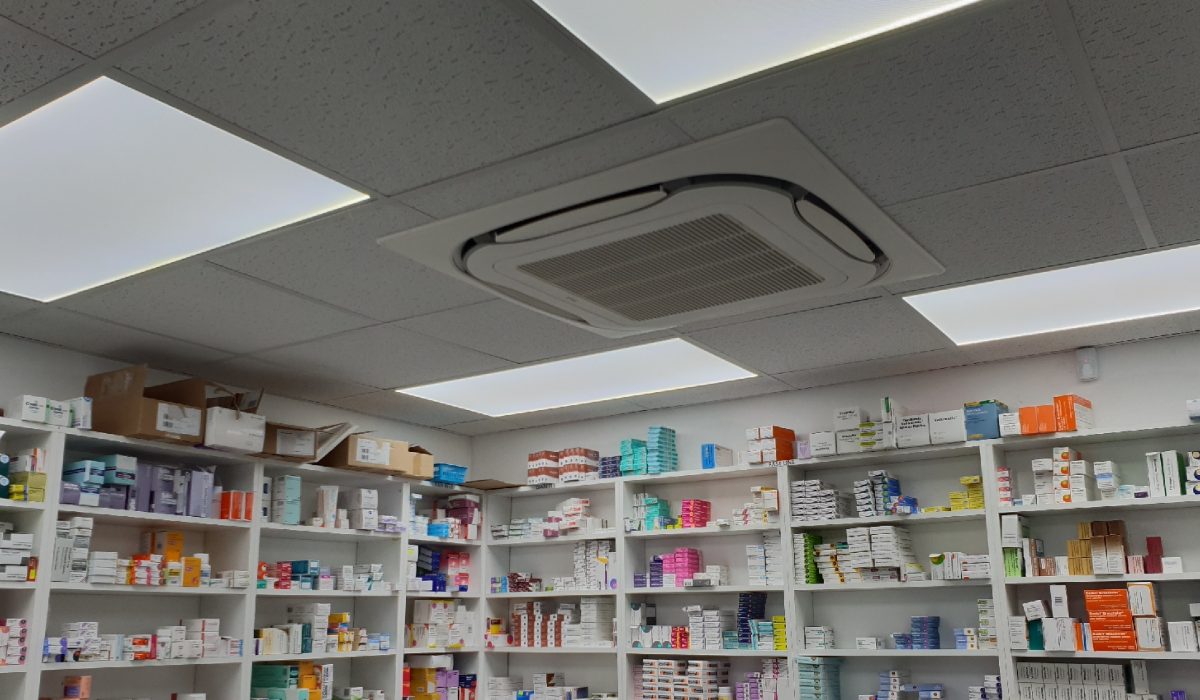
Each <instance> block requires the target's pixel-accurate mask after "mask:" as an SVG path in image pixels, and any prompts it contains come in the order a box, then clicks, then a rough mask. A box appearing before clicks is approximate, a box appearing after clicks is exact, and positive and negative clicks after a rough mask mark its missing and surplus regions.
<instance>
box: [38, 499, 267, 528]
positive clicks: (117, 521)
mask: <svg viewBox="0 0 1200 700" xmlns="http://www.w3.org/2000/svg"><path fill="white" fill-rule="evenodd" d="M58 512H59V514H60V515H83V516H87V517H89V518H93V519H94V520H95V521H96V522H98V523H109V524H111V525H129V526H141V525H150V526H154V525H163V524H168V523H169V524H170V525H171V526H172V527H177V528H179V529H181V530H246V529H249V528H250V525H251V523H250V522H249V521H246V520H218V519H217V518H191V517H188V516H186V515H163V514H161V513H143V512H141V511H137V510H118V509H116V508H96V507H92V506H75V505H59V506H58Z"/></svg>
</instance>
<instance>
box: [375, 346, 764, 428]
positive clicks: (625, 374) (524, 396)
mask: <svg viewBox="0 0 1200 700" xmlns="http://www.w3.org/2000/svg"><path fill="white" fill-rule="evenodd" d="M753 376H755V374H754V373H753V372H748V371H746V370H744V369H742V368H741V367H738V366H737V365H735V364H733V363H731V362H728V361H726V360H723V359H721V358H719V357H717V356H716V355H713V354H712V353H710V352H707V351H705V350H701V349H700V348H698V347H696V346H695V345H692V344H691V343H689V342H687V341H685V340H680V339H678V338H675V339H671V340H664V341H660V342H656V343H649V344H647V345H638V346H636V347H630V348H621V349H620V350H610V351H608V352H601V353H597V354H595V355H586V356H583V357H572V358H569V359H566V360H557V361H554V362H545V363H542V364H537V365H530V366H528V367H517V368H515V369H507V370H503V371H500V372H493V373H491V374H482V375H479V376H476V377H466V378H464V379H454V380H451V381H447V382H438V383H436V384H426V385H425V386H417V387H412V388H410V389H397V390H396V391H398V392H400V393H402V394H409V395H410V396H417V397H420V398H422V399H428V400H430V401H437V402H438V403H443V404H447V405H449V406H455V407H457V408H462V409H465V410H468V411H474V412H476V413H482V414H484V415H488V416H493V417H497V416H510V415H513V414H515V413H528V412H530V411H541V410H545V409H548V408H562V407H563V406H575V405H578V404H585V403H593V402H596V401H606V400H608V399H619V398H625V397H629V396H639V395H641V394H651V393H654V392H658V391H670V390H672V389H684V388H687V387H693V386H702V385H705V384H716V383H719V382H728V381H732V380H735V379H748V378H750V377H753Z"/></svg>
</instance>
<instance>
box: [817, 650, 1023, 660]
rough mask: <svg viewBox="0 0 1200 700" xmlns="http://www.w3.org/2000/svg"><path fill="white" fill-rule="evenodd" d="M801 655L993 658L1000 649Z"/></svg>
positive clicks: (854, 651) (844, 652) (850, 651)
mask: <svg viewBox="0 0 1200 700" xmlns="http://www.w3.org/2000/svg"><path fill="white" fill-rule="evenodd" d="M796 653H797V654H799V655H801V656H833V657H842V658H852V657H877V658H884V659H888V658H905V657H913V656H915V657H918V658H920V657H956V658H973V657H977V658H981V659H995V658H999V656H1000V651H999V650H998V649H977V650H969V649H801V650H800V651H798V652H796Z"/></svg>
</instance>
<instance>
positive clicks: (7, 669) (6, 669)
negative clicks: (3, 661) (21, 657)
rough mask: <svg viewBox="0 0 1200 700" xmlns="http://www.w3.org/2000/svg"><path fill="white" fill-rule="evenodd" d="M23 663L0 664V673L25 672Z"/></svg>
mask: <svg viewBox="0 0 1200 700" xmlns="http://www.w3.org/2000/svg"><path fill="white" fill-rule="evenodd" d="M25 669H26V667H25V664H13V665H11V666H0V675H4V674H6V673H25Z"/></svg>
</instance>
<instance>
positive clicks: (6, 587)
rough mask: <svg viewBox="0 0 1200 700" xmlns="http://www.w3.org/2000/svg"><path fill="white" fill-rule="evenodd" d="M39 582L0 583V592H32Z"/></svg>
mask: <svg viewBox="0 0 1200 700" xmlns="http://www.w3.org/2000/svg"><path fill="white" fill-rule="evenodd" d="M36 586H37V581H0V591H32V590H33V589H34V588H35V587H36Z"/></svg>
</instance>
